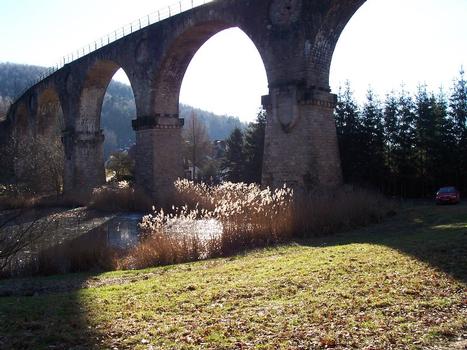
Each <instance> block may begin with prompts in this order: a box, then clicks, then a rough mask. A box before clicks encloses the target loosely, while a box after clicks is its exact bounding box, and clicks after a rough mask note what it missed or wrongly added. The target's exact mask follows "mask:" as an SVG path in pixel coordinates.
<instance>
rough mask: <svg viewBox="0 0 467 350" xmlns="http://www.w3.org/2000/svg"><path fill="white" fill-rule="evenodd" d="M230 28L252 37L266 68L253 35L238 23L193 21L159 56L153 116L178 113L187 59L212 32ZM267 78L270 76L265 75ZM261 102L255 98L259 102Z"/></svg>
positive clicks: (215, 32)
mask: <svg viewBox="0 0 467 350" xmlns="http://www.w3.org/2000/svg"><path fill="white" fill-rule="evenodd" d="M229 28H238V29H240V30H241V31H242V32H243V33H244V34H246V36H247V37H248V38H249V39H250V40H251V42H252V43H253V45H254V46H255V47H256V49H257V50H258V52H259V55H260V57H261V60H262V62H263V65H264V66H265V68H266V74H267V75H268V74H269V72H268V69H267V67H266V60H265V56H264V54H263V52H262V50H261V48H260V46H259V45H257V43H255V40H254V38H252V36H250V35H249V34H248V31H247V30H245V29H244V28H242V25H241V24H239V23H232V22H228V21H220V20H219V21H204V22H199V23H196V24H194V25H193V26H190V27H188V28H184V30H183V31H182V32H181V34H179V35H178V36H176V38H175V39H173V40H172V42H171V44H170V45H169V48H168V50H167V53H166V54H165V56H164V57H163V59H162V64H161V66H160V68H159V69H158V72H159V75H158V76H157V78H156V80H155V84H154V96H153V100H154V108H155V114H156V115H162V116H178V113H179V110H178V108H179V107H178V106H179V96H180V90H181V86H182V82H183V78H184V76H185V73H186V71H187V69H188V66H189V64H190V62H191V61H192V59H193V57H194V56H195V55H196V53H197V52H198V50H199V49H200V48H201V47H202V46H203V45H204V44H205V43H206V42H207V41H208V40H209V39H210V38H211V37H213V36H214V35H216V34H218V33H220V32H222V31H223V30H226V29H229ZM268 80H269V76H268ZM259 103H260V101H258V104H259Z"/></svg>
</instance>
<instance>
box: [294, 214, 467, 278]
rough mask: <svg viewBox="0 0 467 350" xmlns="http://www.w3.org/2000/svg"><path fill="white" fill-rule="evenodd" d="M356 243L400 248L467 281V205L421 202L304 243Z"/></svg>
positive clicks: (405, 252)
mask: <svg viewBox="0 0 467 350" xmlns="http://www.w3.org/2000/svg"><path fill="white" fill-rule="evenodd" d="M354 243H369V244H376V245H382V246H387V247H390V248H393V249H396V250H397V251H399V252H401V253H403V254H407V255H410V256H412V257H414V258H416V259H418V260H419V261H422V262H425V263H427V264H429V265H430V266H432V267H433V268H436V269H438V270H440V271H443V272H445V273H447V274H449V275H450V276H452V277H453V278H455V279H457V280H458V281H460V282H462V283H467V205H458V206H434V205H419V206H415V207H412V208H407V209H403V210H402V212H401V213H400V214H399V215H398V216H397V217H396V218H394V219H391V220H388V221H387V222H385V223H383V224H381V225H377V226H371V227H367V228H364V229H360V230H355V231H353V232H349V233H342V234H337V235H334V236H329V237H326V238H317V239H312V240H308V241H306V242H302V244H303V245H309V246H319V245H323V244H325V245H326V246H328V245H329V246H332V245H346V244H354Z"/></svg>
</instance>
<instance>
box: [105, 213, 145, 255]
mask: <svg viewBox="0 0 467 350" xmlns="http://www.w3.org/2000/svg"><path fill="white" fill-rule="evenodd" d="M142 218H143V214H136V213H129V214H121V215H118V216H116V217H114V218H113V219H111V220H109V221H108V222H107V223H105V224H104V225H103V227H101V229H102V231H103V232H105V233H106V236H107V244H108V246H109V247H111V248H119V249H128V248H131V247H134V246H135V245H136V244H137V243H138V241H139V234H140V229H139V223H140V222H141V220H142Z"/></svg>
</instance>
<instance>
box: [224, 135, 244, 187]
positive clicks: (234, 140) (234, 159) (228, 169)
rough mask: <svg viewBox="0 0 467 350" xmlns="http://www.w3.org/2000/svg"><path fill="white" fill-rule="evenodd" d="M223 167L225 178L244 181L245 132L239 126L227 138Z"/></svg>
mask: <svg viewBox="0 0 467 350" xmlns="http://www.w3.org/2000/svg"><path fill="white" fill-rule="evenodd" d="M222 169H223V170H224V173H225V180H227V181H232V182H242V181H244V171H245V155H244V153H243V133H242V131H241V130H240V129H239V128H236V129H235V130H234V131H233V132H232V134H231V135H230V137H229V138H228V139H227V142H226V152H225V158H224V161H223V163H222Z"/></svg>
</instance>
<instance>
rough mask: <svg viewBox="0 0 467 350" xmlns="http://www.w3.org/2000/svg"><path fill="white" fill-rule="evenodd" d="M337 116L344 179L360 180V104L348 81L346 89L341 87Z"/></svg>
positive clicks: (346, 180) (347, 180) (350, 180)
mask: <svg viewBox="0 0 467 350" xmlns="http://www.w3.org/2000/svg"><path fill="white" fill-rule="evenodd" d="M335 118H336V128H337V137H338V142H339V150H340V155H341V164H342V172H343V175H344V181H345V182H359V181H360V180H361V169H360V165H361V161H360V156H361V152H360V151H361V145H360V138H361V124H360V119H359V110H358V105H357V103H356V101H355V99H354V96H353V92H352V89H351V87H350V83H349V82H348V81H347V82H346V84H345V89H344V91H342V89H341V88H340V89H339V95H338V102H337V106H336V110H335Z"/></svg>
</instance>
